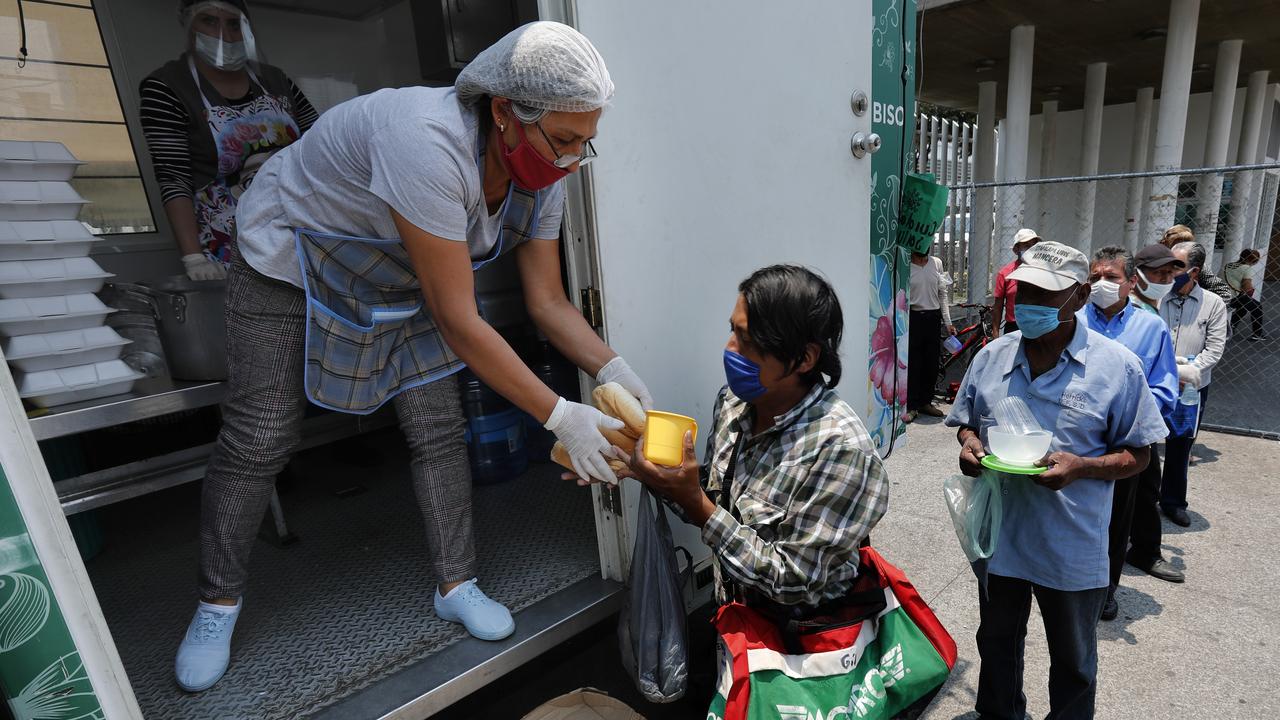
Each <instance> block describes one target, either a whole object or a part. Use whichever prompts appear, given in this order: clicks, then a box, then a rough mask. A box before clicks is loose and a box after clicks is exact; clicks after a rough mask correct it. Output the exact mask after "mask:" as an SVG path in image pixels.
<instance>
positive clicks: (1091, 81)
mask: <svg viewBox="0 0 1280 720" xmlns="http://www.w3.org/2000/svg"><path fill="white" fill-rule="evenodd" d="M1106 89H1107V64H1106V63H1104V62H1098V63H1092V64H1090V65H1089V68H1088V70H1087V71H1086V75H1085V82H1084V131H1083V133H1082V135H1081V139H1080V145H1081V148H1080V174H1081V175H1097V174H1098V153H1099V152H1100V151H1101V150H1102V102H1103V96H1104V93H1105V92H1106ZM1097 198H1098V183H1097V182H1082V183H1080V184H1079V185H1077V186H1076V236H1075V247H1076V249H1077V250H1080V251H1081V252H1083V253H1084V254H1086V255H1090V254H1092V252H1093V213H1094V208H1095V206H1096V202H1097Z"/></svg>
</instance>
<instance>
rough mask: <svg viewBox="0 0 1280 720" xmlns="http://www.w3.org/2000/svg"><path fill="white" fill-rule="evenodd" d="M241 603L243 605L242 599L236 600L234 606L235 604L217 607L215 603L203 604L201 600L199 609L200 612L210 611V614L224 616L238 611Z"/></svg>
mask: <svg viewBox="0 0 1280 720" xmlns="http://www.w3.org/2000/svg"><path fill="white" fill-rule="evenodd" d="M243 603H244V599H243V598H241V599H238V600H236V604H235V605H219V604H217V603H208V602H205V601H203V600H201V601H200V609H201V610H208V611H210V612H216V613H222V614H224V615H226V614H230V613H233V612H236V611H238V610H239V609H240V606H241V605H242V604H243Z"/></svg>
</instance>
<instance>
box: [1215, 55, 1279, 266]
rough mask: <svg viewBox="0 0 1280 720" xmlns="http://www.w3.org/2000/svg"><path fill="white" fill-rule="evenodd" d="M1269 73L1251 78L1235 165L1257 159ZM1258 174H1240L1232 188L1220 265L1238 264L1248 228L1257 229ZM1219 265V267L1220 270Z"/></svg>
mask: <svg viewBox="0 0 1280 720" xmlns="http://www.w3.org/2000/svg"><path fill="white" fill-rule="evenodd" d="M1268 75H1269V72H1268V71H1266V70H1258V71H1257V72H1254V73H1250V74H1249V89H1248V91H1247V92H1246V93H1245V96H1244V116H1243V121H1242V122H1241V123H1240V143H1239V146H1238V152H1237V153H1236V162H1237V163H1239V164H1241V165H1244V164H1249V163H1253V161H1254V160H1255V159H1256V158H1257V156H1258V136H1259V135H1261V134H1262V114H1263V110H1264V107H1263V105H1264V103H1265V101H1266V97H1267V94H1268V88H1267V76H1268ZM1260 174H1261V173H1260V172H1258V171H1256V170H1249V171H1244V172H1237V173H1236V175H1235V181H1234V182H1233V183H1232V188H1231V215H1230V217H1229V220H1228V222H1227V242H1226V245H1224V246H1223V249H1222V262H1221V265H1226V264H1227V263H1229V262H1235V260H1236V258H1237V257H1239V256H1240V251H1241V250H1242V249H1243V248H1244V247H1245V245H1244V243H1245V239H1246V238H1249V237H1250V236H1249V226H1250V224H1251V223H1252V224H1253V226H1254V228H1255V229H1256V228H1257V217H1258V198H1257V197H1256V196H1257V194H1258V191H1257V185H1258V176H1259V175H1260ZM1221 265H1220V266H1221Z"/></svg>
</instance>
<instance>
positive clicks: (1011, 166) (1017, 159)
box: [992, 25, 1052, 267]
mask: <svg viewBox="0 0 1280 720" xmlns="http://www.w3.org/2000/svg"><path fill="white" fill-rule="evenodd" d="M1035 40H1036V28H1035V26H1034V25H1019V26H1017V27H1015V28H1014V29H1013V31H1012V32H1011V33H1010V37H1009V88H1008V93H1007V96H1008V103H1007V104H1006V106H1005V115H1004V125H1005V130H1004V133H1003V136H1002V138H1001V140H1002V141H1003V144H1004V149H1005V158H1004V160H1003V161H1002V162H1003V164H1004V179H1005V181H1006V182H1012V183H1020V182H1021V181H1023V180H1026V179H1027V141H1028V139H1029V135H1030V128H1031V63H1032V57H1033V50H1034V49H1035ZM1001 190H1002V191H1003V192H1001V193H1000V206H999V208H998V209H997V211H996V213H997V218H996V221H997V222H996V227H998V228H999V231H998V232H997V234H996V237H995V241H994V243H993V247H994V251H993V255H992V259H993V260H994V264H995V265H996V266H997V267H999V266H1000V265H1003V264H1005V263H1007V262H1009V261H1010V260H1012V259H1013V251H1012V250H1010V249H1009V242H1008V240H1009V238H1011V237H1013V234H1014V233H1015V232H1017V231H1018V228H1020V227H1022V226H1023V225H1024V224H1026V217H1025V216H1026V202H1027V187H1026V185H1021V184H1015V185H1008V186H1005V187H1003V188H1001ZM1050 239H1052V238H1050Z"/></svg>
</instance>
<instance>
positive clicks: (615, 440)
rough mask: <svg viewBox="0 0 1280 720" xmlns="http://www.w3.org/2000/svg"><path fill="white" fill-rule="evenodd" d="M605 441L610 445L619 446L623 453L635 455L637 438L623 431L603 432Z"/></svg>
mask: <svg viewBox="0 0 1280 720" xmlns="http://www.w3.org/2000/svg"><path fill="white" fill-rule="evenodd" d="M600 433H601V434H602V435H604V439H605V440H608V441H609V444H610V445H617V446H618V447H619V448H622V451H623V452H625V453H626V454H628V455H634V454H635V452H636V438H633V437H631V436H630V435H628V434H627V433H626V432H625V431H623V430H601V431H600Z"/></svg>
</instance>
